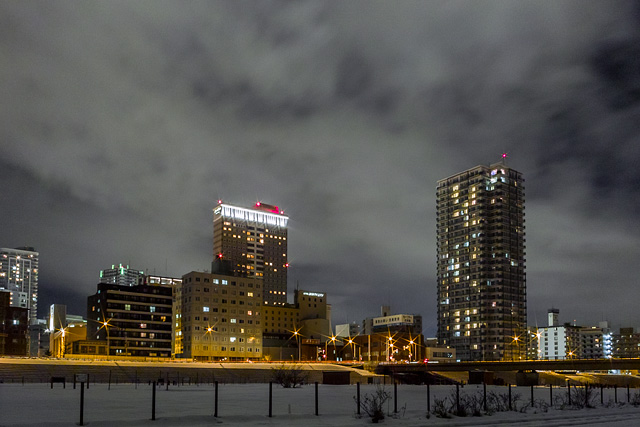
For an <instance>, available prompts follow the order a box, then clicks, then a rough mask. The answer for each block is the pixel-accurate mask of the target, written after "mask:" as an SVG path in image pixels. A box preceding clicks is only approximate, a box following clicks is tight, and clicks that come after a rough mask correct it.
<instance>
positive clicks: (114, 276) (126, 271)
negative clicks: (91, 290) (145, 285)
mask: <svg viewBox="0 0 640 427" xmlns="http://www.w3.org/2000/svg"><path fill="white" fill-rule="evenodd" d="M143 278H144V271H140V270H134V269H132V268H129V266H128V265H122V264H120V265H118V266H116V265H112V266H111V268H107V269H104V270H100V283H112V284H114V285H119V286H138V285H141V284H142V281H143Z"/></svg>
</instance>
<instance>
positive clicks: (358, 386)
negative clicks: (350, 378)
mask: <svg viewBox="0 0 640 427" xmlns="http://www.w3.org/2000/svg"><path fill="white" fill-rule="evenodd" d="M356 390H357V393H356V394H357V396H358V415H360V383H359V382H358V383H356Z"/></svg>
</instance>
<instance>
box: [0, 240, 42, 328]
mask: <svg viewBox="0 0 640 427" xmlns="http://www.w3.org/2000/svg"><path fill="white" fill-rule="evenodd" d="M39 258H40V254H39V253H38V252H36V250H35V249H34V248H31V247H21V248H16V249H12V248H0V291H2V290H6V291H8V292H9V293H10V298H9V304H10V305H11V307H21V308H26V309H27V310H29V324H30V325H31V324H36V323H37V322H38V263H39Z"/></svg>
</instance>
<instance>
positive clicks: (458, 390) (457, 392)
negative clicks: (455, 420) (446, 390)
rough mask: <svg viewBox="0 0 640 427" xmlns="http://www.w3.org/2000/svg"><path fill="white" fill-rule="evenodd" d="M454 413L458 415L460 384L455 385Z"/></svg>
mask: <svg viewBox="0 0 640 427" xmlns="http://www.w3.org/2000/svg"><path fill="white" fill-rule="evenodd" d="M456 411H457V414H456V415H458V414H460V384H456Z"/></svg>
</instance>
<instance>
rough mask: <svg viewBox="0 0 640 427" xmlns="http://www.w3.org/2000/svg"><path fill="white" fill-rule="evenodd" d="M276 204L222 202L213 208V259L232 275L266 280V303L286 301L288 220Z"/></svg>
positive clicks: (277, 303) (264, 284)
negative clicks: (245, 205) (246, 205)
mask: <svg viewBox="0 0 640 427" xmlns="http://www.w3.org/2000/svg"><path fill="white" fill-rule="evenodd" d="M288 220H289V218H288V217H287V216H286V215H284V213H283V212H282V211H281V210H280V209H279V208H278V207H277V206H273V205H267V204H265V203H256V204H255V206H253V207H252V208H241V207H237V206H232V205H228V204H226V203H221V202H220V203H219V204H218V206H216V208H215V209H214V211H213V258H214V262H213V264H214V266H212V271H214V272H215V271H216V268H215V264H216V261H224V262H225V263H226V265H227V266H228V269H229V270H230V271H226V272H225V274H231V275H236V276H241V277H247V278H255V279H261V280H262V281H263V302H264V304H265V305H284V304H285V303H286V302H287V270H288V267H289V264H288V261H287V222H288Z"/></svg>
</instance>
